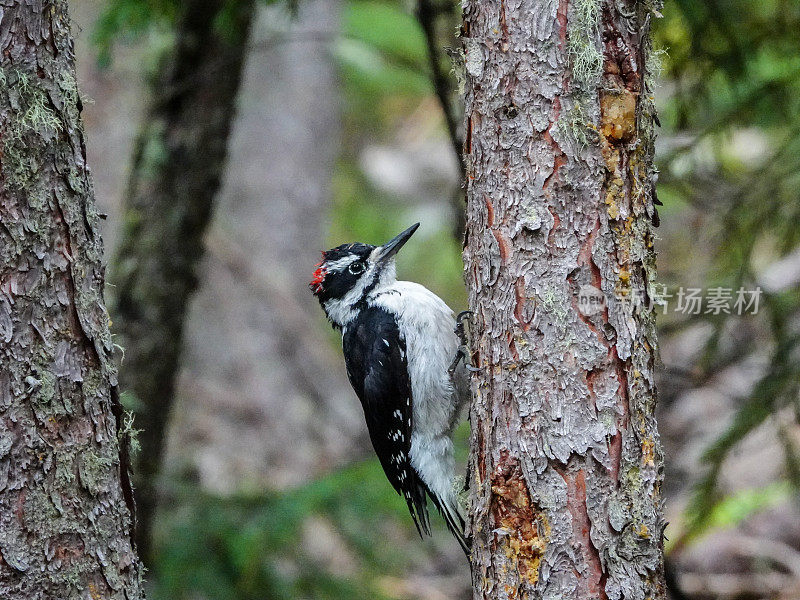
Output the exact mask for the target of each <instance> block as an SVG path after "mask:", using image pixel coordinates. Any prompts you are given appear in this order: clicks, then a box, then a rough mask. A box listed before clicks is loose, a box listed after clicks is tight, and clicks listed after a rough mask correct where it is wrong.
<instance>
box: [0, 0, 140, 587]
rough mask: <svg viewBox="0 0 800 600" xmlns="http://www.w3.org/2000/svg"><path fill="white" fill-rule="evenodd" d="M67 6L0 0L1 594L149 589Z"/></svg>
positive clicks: (63, 3)
mask: <svg viewBox="0 0 800 600" xmlns="http://www.w3.org/2000/svg"><path fill="white" fill-rule="evenodd" d="M68 24H69V19H68V16H67V12H66V3H65V2H63V1H56V2H38V1H30V2H14V1H12V0H2V1H0V46H1V47H2V48H3V49H4V51H3V54H2V56H0V256H1V257H2V260H0V423H2V425H0V431H2V433H1V434H0V597H3V598H26V599H28V598H30V599H39V598H41V599H49V598H68V599H72V598H87V597H90V596H91V597H104V598H120V599H121V598H126V599H128V600H136V599H138V598H141V597H142V587H141V569H140V567H139V562H138V558H137V556H136V551H135V548H134V546H133V543H132V539H131V515H132V512H131V511H132V504H131V498H132V495H131V489H130V484H129V481H128V471H127V463H126V461H125V456H126V451H127V442H126V440H125V439H120V438H119V437H118V432H119V421H118V419H119V418H121V416H122V411H121V409H120V407H119V403H118V401H117V400H116V395H115V386H116V372H115V370H114V367H113V364H112V363H111V361H110V351H111V346H112V344H111V337H110V334H109V329H108V314H107V312H106V310H105V305H104V301H103V288H104V267H103V263H102V253H103V248H102V242H101V240H100V235H99V232H98V224H99V215H98V213H97V211H96V209H95V205H94V192H93V189H92V184H91V179H90V176H89V171H88V168H87V166H86V152H85V146H84V137H83V130H82V126H81V117H80V112H81V108H82V107H81V103H80V99H79V95H78V90H77V84H76V82H75V68H74V55H73V51H72V40H71V38H70V32H69V25H68Z"/></svg>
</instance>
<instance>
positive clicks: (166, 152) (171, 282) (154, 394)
mask: <svg viewBox="0 0 800 600" xmlns="http://www.w3.org/2000/svg"><path fill="white" fill-rule="evenodd" d="M252 12H253V2H252V1H251V0H237V1H235V2H229V1H228V0H191V1H188V2H185V3H183V15H182V17H180V19H179V22H178V25H177V28H176V31H175V43H174V46H173V47H172V48H171V50H170V51H169V52H168V53H167V54H166V56H165V57H164V58H163V59H162V63H161V65H160V67H159V70H158V72H157V74H156V76H155V80H154V85H153V86H152V94H153V98H152V103H151V105H150V107H149V109H148V112H147V114H146V116H145V122H144V124H143V126H142V131H141V133H140V135H139V139H138V140H137V144H136V149H135V153H134V162H133V170H132V173H131V179H130V182H129V187H128V192H127V198H126V206H125V210H124V214H123V220H124V226H123V227H124V229H123V232H122V235H121V239H120V244H119V248H118V252H117V258H116V261H115V263H114V265H115V267H116V268H115V271H114V272H113V273H112V278H111V280H112V282H113V283H114V284H115V285H116V290H115V291H116V293H115V305H114V310H113V311H112V314H113V316H114V319H115V321H116V323H117V329H118V331H119V333H120V344H121V345H122V346H123V347H124V355H123V362H122V367H121V388H122V390H123V392H124V393H126V394H130V395H131V397H132V398H131V400H132V404H133V406H134V408H135V412H136V428H137V429H139V430H141V433H140V436H139V439H140V443H141V453H140V455H139V458H138V460H137V481H136V484H137V485H136V491H137V493H136V498H137V503H138V507H139V526H138V528H137V540H138V544H139V548H140V551H141V554H142V556H143V557H144V559H145V560H146V561H149V560H150V529H151V523H152V519H153V513H154V510H155V507H156V502H157V486H156V480H157V477H158V472H159V469H160V465H161V459H162V454H163V448H164V436H165V427H166V423H167V419H168V417H169V413H170V409H171V406H172V403H173V402H172V401H173V397H174V388H175V383H176V382H175V380H176V376H177V371H178V365H179V357H180V350H181V340H182V337H183V327H184V320H185V314H186V312H187V306H188V301H189V297H190V294H191V293H192V291H193V290H194V288H195V286H196V284H197V279H196V269H197V266H198V263H199V260H200V258H201V257H202V254H203V239H202V238H203V233H204V232H205V229H206V226H207V224H208V222H209V220H210V217H211V207H212V201H213V199H214V196H215V194H216V192H217V190H218V188H219V185H220V180H221V177H222V173H223V168H224V166H225V159H226V152H227V143H228V134H229V131H230V128H231V123H232V122H233V116H234V113H235V110H234V105H235V101H236V94H237V90H238V88H239V81H240V78H241V71H242V65H243V62H244V55H245V47H246V40H247V34H248V30H249V26H250V21H251V16H252ZM223 16H224V17H225V18H224V19H223V18H222V17H223Z"/></svg>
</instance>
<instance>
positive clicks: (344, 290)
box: [308, 223, 419, 327]
mask: <svg viewBox="0 0 800 600" xmlns="http://www.w3.org/2000/svg"><path fill="white" fill-rule="evenodd" d="M418 227H419V223H416V224H415V225H412V226H411V227H409V228H408V229H406V230H405V231H404V232H402V233H401V234H399V235H398V236H396V237H394V238H393V239H391V240H390V241H388V242H387V243H385V244H384V245H383V246H372V245H371V244H361V243H358V242H356V243H353V244H342V245H341V246H337V247H336V248H332V249H331V250H327V251H325V252H323V253H322V260H321V261H320V262H319V263H318V264H317V270H316V271H314V275H313V278H312V279H311V283H309V284H308V287H309V288H311V291H312V292H313V293H314V295H315V296H316V297H317V299H318V300H319V303H320V305H321V306H322V308H323V310H324V311H325V314H326V315H327V316H328V319H330V321H331V323H333V324H334V325H335V326H337V327H342V326H343V325H344V324H346V323H347V322H348V321H350V320H351V319H352V318H353V317H354V316H355V315H356V313H357V311H358V309H359V307H360V306H362V305H363V304H364V303H365V302H366V298H367V296H368V295H369V294H370V293H371V292H373V291H375V290H377V289H380V288H381V287H384V286H386V285H389V284H391V283H393V282H394V281H395V264H394V257H395V255H396V254H397V252H398V250H400V248H402V247H403V244H405V243H406V242H407V241H408V239H409V238H410V237H411V236H412V235H413V234H414V232H415V231H416V230H417V228H418Z"/></svg>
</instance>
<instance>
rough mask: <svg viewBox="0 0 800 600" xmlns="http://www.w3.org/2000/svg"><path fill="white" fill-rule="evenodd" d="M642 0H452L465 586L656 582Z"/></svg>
mask: <svg viewBox="0 0 800 600" xmlns="http://www.w3.org/2000/svg"><path fill="white" fill-rule="evenodd" d="M657 8H658V7H657V6H654V3H650V2H635V1H633V0H622V1H617V2H612V1H610V0H607V1H600V0H573V1H572V2H570V1H569V0H521V1H520V2H515V3H506V2H504V1H501V2H487V1H486V0H468V1H467V2H466V4H465V9H464V11H465V12H464V25H463V32H462V33H463V36H464V38H465V39H464V43H465V62H466V71H467V94H466V117H465V120H466V141H465V156H466V162H467V166H468V168H467V173H468V175H467V181H468V190H467V194H468V209H467V244H466V248H465V251H464V262H465V269H466V280H467V285H468V288H469V294H470V306H471V307H472V310H473V311H474V324H473V333H472V350H473V362H474V363H475V364H476V365H477V366H478V367H479V368H480V370H479V372H478V373H477V374H476V375H475V376H474V377H473V381H472V386H473V387H472V390H473V394H474V402H473V406H472V410H471V419H472V427H473V435H472V453H471V459H470V476H471V482H470V485H471V497H472V501H473V504H472V515H471V525H472V528H473V532H474V539H475V545H474V550H473V556H472V559H473V573H474V581H473V584H474V589H475V593H474V597H475V598H486V599H490V598H491V599H493V600H497V599H501V600H502V599H507V598H524V597H530V598H581V599H588V598H609V599H612V600H617V599H619V598H637V599H644V598H654V599H660V598H664V597H665V592H664V583H663V573H662V571H663V568H662V561H663V559H662V555H663V544H662V532H663V529H664V526H665V524H664V520H663V516H662V506H661V503H662V500H661V491H660V490H661V481H662V468H663V457H662V452H661V444H660V441H659V437H658V433H657V430H656V422H655V417H654V409H655V401H656V390H655V386H654V379H653V376H654V362H655V353H656V336H655V326H654V315H653V311H652V310H651V307H649V306H648V304H650V300H651V298H652V297H653V292H652V285H653V279H654V277H655V257H654V252H653V232H652V227H653V224H654V222H657V215H656V213H655V207H654V206H653V204H654V197H655V196H654V188H653V185H654V169H653V135H654V134H653V121H654V108H653V102H652V97H651V96H650V91H649V89H648V79H647V73H646V61H647V55H648V52H649V36H648V28H649V22H650V18H651V15H657V12H656V9H657ZM650 11H652V12H650Z"/></svg>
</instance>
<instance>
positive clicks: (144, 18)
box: [92, 0, 181, 65]
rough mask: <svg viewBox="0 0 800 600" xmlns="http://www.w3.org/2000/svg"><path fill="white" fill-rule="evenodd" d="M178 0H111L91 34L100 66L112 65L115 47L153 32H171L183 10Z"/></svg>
mask: <svg viewBox="0 0 800 600" xmlns="http://www.w3.org/2000/svg"><path fill="white" fill-rule="evenodd" d="M180 6H181V4H180V2H179V1H178V0H109V2H108V4H107V6H106V8H105V10H104V11H103V12H102V14H101V15H100V18H99V19H98V21H97V25H96V26H95V29H94V31H93V33H92V41H93V42H94V44H95V46H96V47H97V50H98V60H99V62H100V63H101V64H106V65H107V64H108V63H109V62H110V61H111V51H112V49H113V46H114V43H115V42H116V41H117V40H119V39H120V38H122V39H134V38H137V37H140V36H142V35H144V34H145V33H146V32H147V31H149V30H151V29H162V30H163V29H171V28H172V26H173V25H174V23H175V20H176V19H177V16H178V11H179V9H180Z"/></svg>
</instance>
